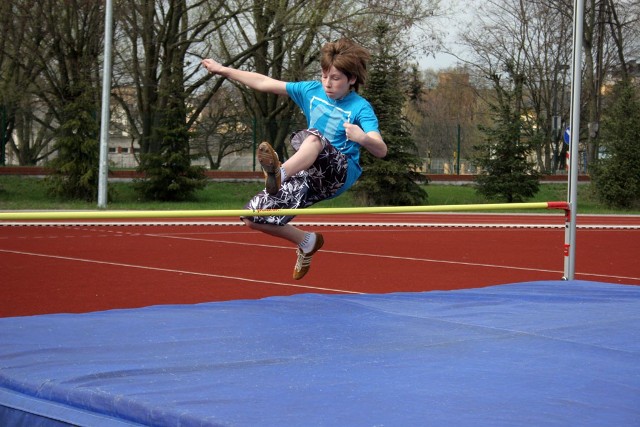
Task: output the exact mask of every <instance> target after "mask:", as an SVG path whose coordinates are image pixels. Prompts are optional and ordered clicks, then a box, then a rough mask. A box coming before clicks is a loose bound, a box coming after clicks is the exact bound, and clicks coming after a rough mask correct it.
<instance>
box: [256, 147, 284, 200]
mask: <svg viewBox="0 0 640 427" xmlns="http://www.w3.org/2000/svg"><path fill="white" fill-rule="evenodd" d="M258 161H259V162H260V166H262V170H264V176H265V181H264V186H265V188H266V190H267V193H269V194H271V195H274V194H276V193H277V192H278V191H279V190H280V185H281V182H280V181H281V178H282V176H281V174H280V159H279V158H278V153H276V152H275V150H274V149H273V147H271V144H269V143H268V142H266V141H265V142H261V143H260V145H259V146H258Z"/></svg>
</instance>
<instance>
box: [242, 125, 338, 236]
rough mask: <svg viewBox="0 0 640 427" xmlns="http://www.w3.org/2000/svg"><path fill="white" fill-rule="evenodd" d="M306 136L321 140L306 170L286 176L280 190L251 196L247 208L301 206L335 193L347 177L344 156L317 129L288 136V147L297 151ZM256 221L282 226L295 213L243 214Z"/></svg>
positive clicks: (270, 208) (291, 207)
mask: <svg viewBox="0 0 640 427" xmlns="http://www.w3.org/2000/svg"><path fill="white" fill-rule="evenodd" d="M309 135H316V136H317V137H319V138H320V140H321V141H322V151H320V154H319V155H318V158H317V159H316V161H315V162H314V163H313V165H311V167H310V168H309V169H307V170H304V171H301V172H299V173H297V174H295V175H294V176H291V177H287V179H286V180H285V181H284V182H283V183H282V187H281V188H280V191H278V192H277V193H276V194H274V195H270V194H269V193H267V192H266V190H263V191H261V192H260V193H258V194H256V195H255V196H253V198H252V199H251V200H249V202H248V203H247V204H246V205H245V209H250V210H256V211H258V210H274V209H302V208H307V207H309V206H311V205H313V204H314V203H318V202H320V201H322V200H325V199H328V198H330V197H331V196H333V195H335V194H336V192H337V191H338V190H339V189H340V188H341V187H342V186H343V184H344V183H345V181H346V179H347V167H348V162H347V157H346V156H345V155H344V154H342V153H341V152H340V151H338V150H337V149H336V148H335V147H334V146H333V145H331V143H330V142H329V140H327V139H326V138H325V137H324V136H323V135H322V134H321V133H320V132H319V131H318V130H317V129H305V130H301V131H297V132H295V133H293V134H292V135H291V141H290V143H291V146H292V147H293V149H294V150H296V151H298V149H299V148H300V146H301V145H302V142H303V141H304V140H305V138H307V137H308V136H309ZM243 218H246V219H248V220H250V221H252V222H255V223H258V224H275V225H285V224H287V223H288V222H289V221H291V220H292V219H293V218H295V216H253V217H251V216H245V217H243Z"/></svg>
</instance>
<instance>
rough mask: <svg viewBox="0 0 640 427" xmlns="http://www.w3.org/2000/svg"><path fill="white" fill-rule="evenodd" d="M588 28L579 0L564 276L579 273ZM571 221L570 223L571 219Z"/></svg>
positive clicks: (575, 18) (575, 16) (575, 25)
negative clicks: (580, 168)
mask: <svg viewBox="0 0 640 427" xmlns="http://www.w3.org/2000/svg"><path fill="white" fill-rule="evenodd" d="M583 31H584V0H575V2H574V6H573V70H572V76H571V117H570V122H569V128H570V129H571V143H570V144H569V183H568V192H567V193H568V194H567V202H568V204H569V210H570V212H569V215H567V218H566V221H565V222H566V223H565V240H564V245H565V250H564V252H565V263H564V279H565V280H573V279H574V277H575V271H576V266H575V261H576V219H577V211H578V154H579V153H578V151H579V149H578V144H579V142H580V91H581V88H582V85H581V81H582V80H581V78H582V35H583ZM567 222H568V223H567Z"/></svg>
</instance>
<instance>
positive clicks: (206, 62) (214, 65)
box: [202, 58, 224, 74]
mask: <svg viewBox="0 0 640 427" xmlns="http://www.w3.org/2000/svg"><path fill="white" fill-rule="evenodd" d="M202 66H203V67H204V68H206V69H207V71H209V72H210V73H212V74H220V71H222V69H223V68H224V67H223V66H222V64H220V63H219V62H217V61H214V60H213V59H211V58H207V59H203V60H202Z"/></svg>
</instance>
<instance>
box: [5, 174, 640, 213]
mask: <svg viewBox="0 0 640 427" xmlns="http://www.w3.org/2000/svg"><path fill="white" fill-rule="evenodd" d="M262 188H263V185H262V183H260V182H211V183H209V184H208V185H207V186H206V187H205V188H204V189H203V190H200V191H198V192H197V193H196V194H195V198H194V200H192V201H188V202H181V203H169V202H149V201H143V200H139V198H138V195H137V194H136V192H135V191H134V190H133V187H132V184H131V182H111V183H109V189H110V191H112V192H113V196H114V197H113V200H112V201H111V202H110V203H109V205H108V208H109V209H111V210H173V209H179V210H192V209H193V210H196V209H200V210H201V209H241V208H242V207H243V206H244V204H245V203H246V201H247V200H249V199H250V198H251V197H252V196H253V195H254V194H255V193H257V192H258V191H260V190H261V189H262ZM425 190H426V191H427V193H428V194H429V202H428V204H429V205H458V204H485V203H495V202H496V201H491V200H487V199H485V198H484V197H483V196H480V195H478V194H477V193H476V191H475V189H474V188H473V186H472V185H441V184H433V183H432V184H429V185H426V186H425ZM566 199H567V186H566V184H542V185H541V186H540V192H539V193H538V194H537V195H536V196H535V197H534V198H533V199H531V200H527V202H547V201H562V200H566ZM316 206H317V207H353V206H362V204H359V203H358V202H357V200H356V199H355V198H354V197H353V196H352V194H351V193H350V192H346V193H345V194H344V195H342V196H340V197H338V198H336V199H332V200H328V201H325V202H322V203H319V204H318V205H316ZM96 208H97V203H96V202H82V201H62V200H56V199H55V198H52V197H51V196H49V195H48V194H47V191H46V187H45V184H44V182H43V181H42V179H40V178H36V177H29V176H13V175H0V210H62V209H66V210H84V209H96ZM578 213H582V214H584V213H598V214H640V212H639V211H619V210H618V211H616V210H611V209H607V208H606V207H604V206H602V205H601V204H600V203H599V202H598V201H597V200H596V199H595V197H594V195H593V192H592V190H591V186H590V185H589V184H580V185H578Z"/></svg>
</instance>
